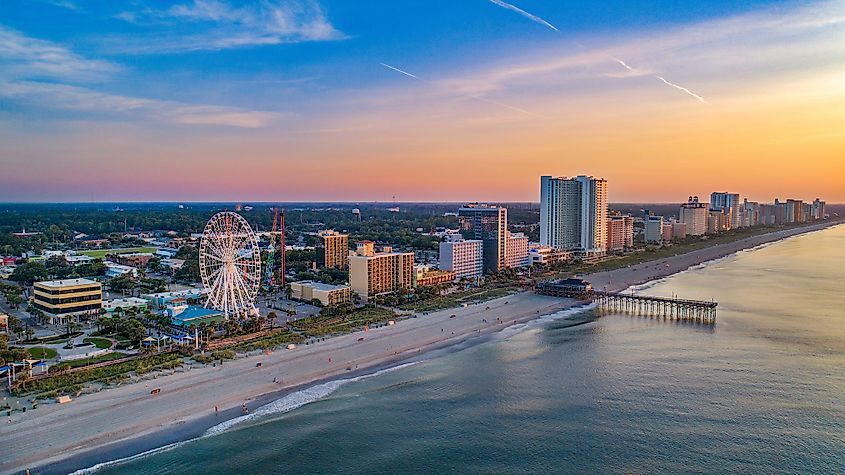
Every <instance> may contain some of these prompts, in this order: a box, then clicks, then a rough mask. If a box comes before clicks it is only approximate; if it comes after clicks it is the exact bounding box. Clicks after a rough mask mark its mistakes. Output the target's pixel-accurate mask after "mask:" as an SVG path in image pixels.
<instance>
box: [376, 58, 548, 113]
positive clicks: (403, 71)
mask: <svg viewBox="0 0 845 475" xmlns="http://www.w3.org/2000/svg"><path fill="white" fill-rule="evenodd" d="M379 64H381V65H382V66H384V67H385V68H388V69H392V70H393V71H396V72H397V73H399V74H402V75H404V76H407V77H409V78H412V79H416V80H417V81H420V82H424V83H426V84H432V82H431V81H428V80H425V79H423V78H421V77H419V76H417V75H415V74H411V73H409V72H408V71H405V70H402V69H399V68H397V67H394V66H391V65H389V64H385V63H379ZM458 95H459V96H460V97H466V98H468V99H475V100H477V101H482V102H486V103H488V104H493V105H497V106H499V107H504V108H506V109H510V110H512V111H515V112H519V113H520V114H525V115H530V116H534V117H539V118H542V119H546V118H547V117H543V116H542V115H539V114H535V113H533V112H531V111H528V110H525V109H522V108H519V107H514V106H512V105H509V104H505V103H504V102H499V101H496V100H493V99H488V98H486V97H483V96H479V95H476V94H464V93H460V92H458Z"/></svg>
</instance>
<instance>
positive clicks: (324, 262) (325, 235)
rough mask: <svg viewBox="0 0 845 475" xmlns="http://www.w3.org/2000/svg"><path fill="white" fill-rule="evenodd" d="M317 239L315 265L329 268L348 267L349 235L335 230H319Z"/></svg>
mask: <svg viewBox="0 0 845 475" xmlns="http://www.w3.org/2000/svg"><path fill="white" fill-rule="evenodd" d="M318 237H319V240H318V241H317V266H318V267H326V268H331V269H347V268H348V267H349V235H348V234H340V233H338V232H336V231H332V230H328V231H320V232H319V233H318Z"/></svg>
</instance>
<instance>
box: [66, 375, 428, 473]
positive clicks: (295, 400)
mask: <svg viewBox="0 0 845 475" xmlns="http://www.w3.org/2000/svg"><path fill="white" fill-rule="evenodd" d="M418 363H419V361H413V362H410V363H404V364H401V365H397V366H391V367H389V368H385V369H382V370H379V371H376V372H373V373H369V374H363V375H360V376H355V377H353V378H343V379H334V380H331V381H326V382H325V383H320V384H315V385H314V386H310V387H307V388H305V389H302V390H299V391H295V392H293V393H290V394H287V395H285V396H283V397H281V398H279V399H276V400H275V401H273V402H270V403H268V404H265V405H263V406H261V407H259V408H258V409H256V410H255V411H253V412H251V413H249V414H245V415H243V416H240V417H236V418H234V419H229V420H227V421H224V422H221V423H220V424H217V425H215V426H213V427H211V428H209V429H208V430H206V431H205V432H204V433H203V434H202V435H200V436H199V437H196V438H193V439H189V440H183V441H179V442H174V443H172V444H168V445H164V446H162V447H157V448H155V449H151V450H148V451H146V452H141V453H140V454H135V455H131V456H129V457H123V458H119V459H115V460H111V461H108V462H102V463H98V464H96V465H94V466H92V467H88V468H83V469H80V470H77V471H75V472H73V473H72V474H71V475H87V474H90V473H94V472H96V471H98V470H100V469H103V468H106V467H110V466H113V465H118V464H122V463H126V462H131V461H133V460H138V459H140V458H143V457H147V456H150V455H155V454H160V453H163V452H168V451H170V450H173V449H176V448H179V447H181V446H183V445H185V444H187V443H189V442H192V441H195V440H200V439H205V438H207V437H214V436H216V435H220V434H222V433H224V432H226V431H227V430H229V429H231V428H233V427H236V426H240V425H242V424H244V423H246V422H249V421H252V420H256V419H260V418H268V417H269V416H273V415H279V414H284V413H286V412H290V411H292V410H294V409H297V408H300V407H302V406H304V405H306V404H310V403H312V402H315V401H319V400H320V399H323V398H325V397H327V396H329V395H331V394H332V393H334V392H335V391H337V390H338V389H340V388H341V387H342V386H344V385H346V384H349V383H354V382H356V381H363V380H366V379H370V378H374V377H376V376H380V375H382V374H386V373H391V372H393V371H397V370H400V369H403V368H407V367H408V366H413V365H416V364H418Z"/></svg>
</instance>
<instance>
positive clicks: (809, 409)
mask: <svg viewBox="0 0 845 475" xmlns="http://www.w3.org/2000/svg"><path fill="white" fill-rule="evenodd" d="M640 292H643V293H648V294H654V295H672V294H678V295H679V296H684V297H689V298H699V299H710V298H713V299H715V300H717V301H718V302H719V304H720V306H719V313H718V320H717V324H716V325H715V326H712V327H711V326H702V325H696V324H689V323H676V322H671V321H664V320H660V319H651V318H643V317H632V316H625V315H603V316H600V317H599V316H597V315H596V314H595V313H594V312H592V311H590V312H585V313H582V314H579V315H577V316H575V317H569V318H566V319H558V320H553V321H550V322H545V323H541V324H536V325H533V326H529V327H527V328H525V329H523V330H522V331H520V332H510V333H509V334H506V335H502V336H500V337H499V338H494V339H493V340H492V341H488V342H485V343H482V344H479V345H477V346H472V347H470V348H467V349H464V350H462V351H457V352H453V353H449V354H446V355H443V356H438V357H436V358H432V359H430V360H426V361H422V362H420V363H418V364H414V365H408V366H404V367H401V368H397V369H395V370H392V371H384V372H381V373H379V374H377V375H374V376H372V377H364V378H356V379H355V380H349V381H346V380H344V381H336V382H332V383H327V384H328V386H321V387H320V388H313V389H312V391H311V392H310V393H302V394H298V395H290V396H288V399H287V400H280V401H277V402H276V403H274V404H275V405H274V406H268V407H267V408H266V409H265V410H263V411H262V412H261V413H260V414H259V415H257V416H254V417H251V418H249V419H248V420H243V421H240V423H238V424H231V425H229V426H224V427H220V428H218V429H216V430H213V431H212V432H213V435H209V436H207V437H203V438H200V439H197V440H193V441H189V442H186V443H183V444H179V445H178V446H176V447H173V448H171V449H169V450H164V451H159V452H157V453H153V454H150V455H145V456H142V457H137V458H134V459H132V460H129V461H126V462H122V463H117V464H111V465H106V466H104V467H102V468H101V469H100V470H98V473H121V474H124V473H128V474H148V473H180V474H182V473H206V474H210V473H391V474H392V473H461V474H467V473H525V472H533V473H765V474H769V473H845V226H839V227H837V228H832V229H828V230H825V231H822V232H817V233H813V234H809V235H805V236H800V237H797V238H793V239H789V240H786V241H782V242H779V243H775V244H772V245H768V246H766V247H763V248H760V249H756V250H753V251H746V252H742V253H739V254H737V255H735V256H731V257H729V258H726V259H723V260H720V261H717V262H713V263H710V264H708V265H705V266H699V267H697V268H694V269H691V270H689V271H687V272H685V273H682V274H678V275H676V276H672V277H670V278H668V279H665V280H663V281H660V282H657V283H654V284H653V285H651V286H649V287H647V288H644V289H641V290H640Z"/></svg>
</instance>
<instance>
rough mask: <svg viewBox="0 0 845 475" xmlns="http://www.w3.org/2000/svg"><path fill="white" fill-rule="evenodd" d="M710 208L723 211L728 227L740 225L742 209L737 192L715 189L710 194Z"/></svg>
mask: <svg viewBox="0 0 845 475" xmlns="http://www.w3.org/2000/svg"><path fill="white" fill-rule="evenodd" d="M710 209H712V210H715V211H721V212H723V213H725V216H726V217H727V222H728V229H734V228H739V227H742V210H741V203H740V202H739V193H728V192H726V191H717V192H713V193H711V194H710Z"/></svg>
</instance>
